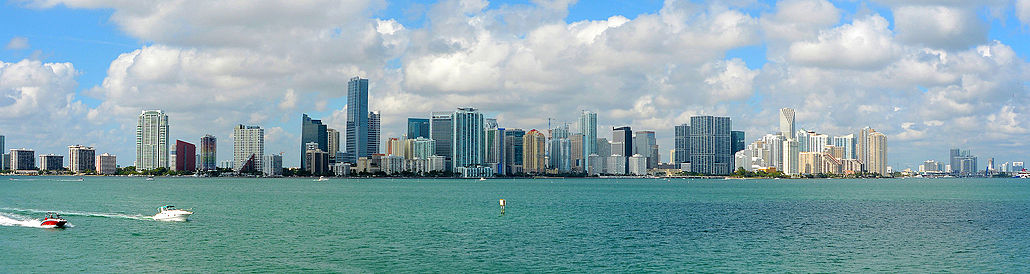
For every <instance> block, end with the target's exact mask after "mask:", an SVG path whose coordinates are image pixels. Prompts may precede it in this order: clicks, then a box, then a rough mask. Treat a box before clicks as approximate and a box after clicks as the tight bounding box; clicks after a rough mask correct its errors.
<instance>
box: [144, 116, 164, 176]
mask: <svg viewBox="0 0 1030 274" xmlns="http://www.w3.org/2000/svg"><path fill="white" fill-rule="evenodd" d="M168 145H169V144H168V115H165V113H164V111H161V110H145V111H143V113H140V115H139V117H138V119H137V121H136V168H137V169H139V170H151V169H155V168H160V167H163V168H168Z"/></svg>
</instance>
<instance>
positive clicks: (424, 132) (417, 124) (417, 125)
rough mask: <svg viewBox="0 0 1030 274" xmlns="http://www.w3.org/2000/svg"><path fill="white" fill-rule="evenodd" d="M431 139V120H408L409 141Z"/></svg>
mask: <svg viewBox="0 0 1030 274" xmlns="http://www.w3.org/2000/svg"><path fill="white" fill-rule="evenodd" d="M418 137H422V138H426V139H429V119H425V118H408V139H417V138H418Z"/></svg>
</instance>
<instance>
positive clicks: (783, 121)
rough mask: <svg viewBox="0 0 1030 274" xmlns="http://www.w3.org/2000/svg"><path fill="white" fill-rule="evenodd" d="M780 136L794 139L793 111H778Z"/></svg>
mask: <svg viewBox="0 0 1030 274" xmlns="http://www.w3.org/2000/svg"><path fill="white" fill-rule="evenodd" d="M780 134H781V135H783V137H787V138H790V139H794V138H795V137H794V109H792V108H781V109H780Z"/></svg>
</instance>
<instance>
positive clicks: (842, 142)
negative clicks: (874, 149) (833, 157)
mask: <svg viewBox="0 0 1030 274" xmlns="http://www.w3.org/2000/svg"><path fill="white" fill-rule="evenodd" d="M833 145H834V146H837V147H841V148H844V158H843V159H855V134H848V135H844V136H836V137H833Z"/></svg>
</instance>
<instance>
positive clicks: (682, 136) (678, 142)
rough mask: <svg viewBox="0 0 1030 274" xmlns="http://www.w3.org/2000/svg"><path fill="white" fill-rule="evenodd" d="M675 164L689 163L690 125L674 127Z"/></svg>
mask: <svg viewBox="0 0 1030 274" xmlns="http://www.w3.org/2000/svg"><path fill="white" fill-rule="evenodd" d="M674 141H675V146H676V155H675V157H674V158H675V161H676V164H681V163H687V162H690V125H688V124H682V125H678V126H676V137H675V140H674Z"/></svg>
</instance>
